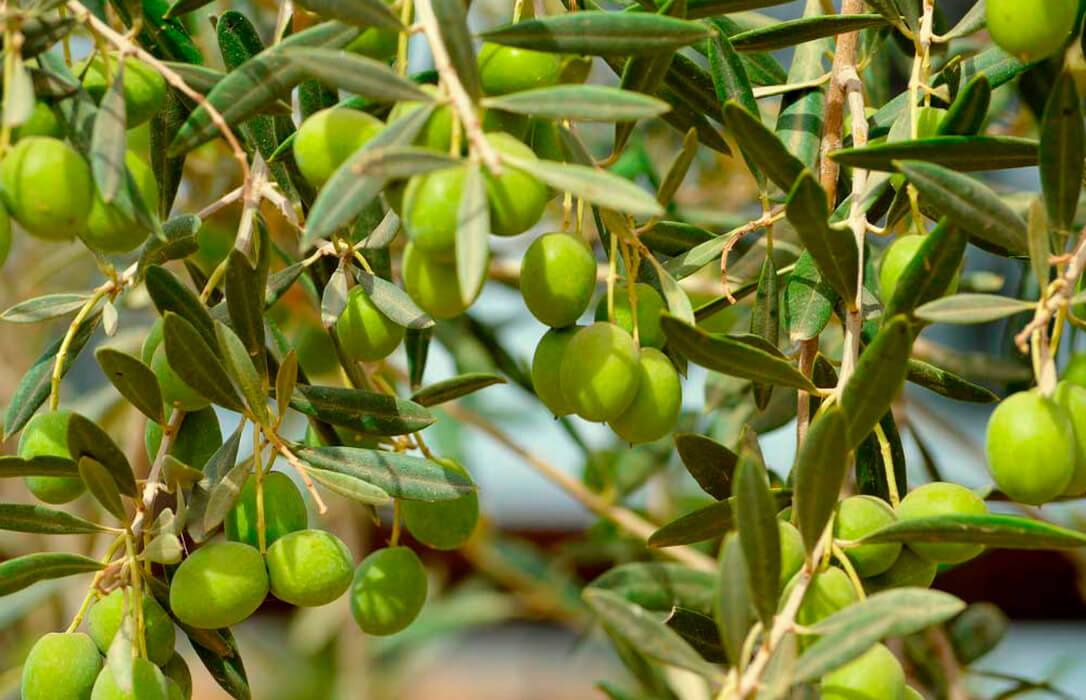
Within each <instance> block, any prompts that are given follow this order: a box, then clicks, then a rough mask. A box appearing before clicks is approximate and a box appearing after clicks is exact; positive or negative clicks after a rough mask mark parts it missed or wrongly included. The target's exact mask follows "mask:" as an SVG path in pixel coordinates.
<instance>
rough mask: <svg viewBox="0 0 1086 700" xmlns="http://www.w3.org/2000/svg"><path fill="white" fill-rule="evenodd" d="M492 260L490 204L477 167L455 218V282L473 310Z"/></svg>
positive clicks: (475, 165)
mask: <svg viewBox="0 0 1086 700" xmlns="http://www.w3.org/2000/svg"><path fill="white" fill-rule="evenodd" d="M489 260H490V203H489V200H488V199H487V187H486V181H485V180H484V179H483V172H482V167H481V166H480V165H479V164H478V163H473V164H472V165H469V166H468V169H467V172H466V174H465V175H464V190H463V192H462V193H461V195H460V202H459V208H458V210H457V216H456V280H457V283H458V285H457V286H458V287H459V288H460V300H461V302H463V304H464V306H465V307H467V306H470V305H471V302H473V301H474V300H475V297H477V296H478V295H479V289H480V288H481V287H482V286H483V283H484V282H486V266H487V263H488V262H489Z"/></svg>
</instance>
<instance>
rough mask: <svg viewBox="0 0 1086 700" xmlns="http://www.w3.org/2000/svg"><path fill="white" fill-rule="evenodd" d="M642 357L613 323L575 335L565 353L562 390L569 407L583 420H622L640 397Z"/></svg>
mask: <svg viewBox="0 0 1086 700" xmlns="http://www.w3.org/2000/svg"><path fill="white" fill-rule="evenodd" d="M639 360H640V353H639V351H638V348H637V344H636V343H634V340H633V338H632V337H631V336H630V334H629V333H627V332H626V331H624V330H622V329H621V328H619V327H618V326H616V325H614V324H611V323H603V322H598V323H593V324H592V325H591V326H587V327H585V328H581V329H579V330H577V332H576V333H575V334H574V335H573V337H572V338H571V339H570V340H569V343H568V344H567V345H566V348H565V352H563V353H562V357H561V365H560V367H559V370H558V377H559V387H560V390H561V392H562V397H563V398H564V400H565V402H566V404H567V405H568V406H569V407H570V408H571V409H572V410H573V412H575V413H576V414H577V415H579V416H581V417H582V418H584V419H586V420H590V421H597V422H606V421H609V420H613V419H615V418H618V417H619V416H620V415H622V413H623V412H624V411H625V410H626V409H627V408H629V407H630V404H631V403H633V400H634V396H636V395H637V387H638V381H639V379H640V377H641V373H640V361H639Z"/></svg>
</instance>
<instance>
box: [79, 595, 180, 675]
mask: <svg viewBox="0 0 1086 700" xmlns="http://www.w3.org/2000/svg"><path fill="white" fill-rule="evenodd" d="M140 599H141V602H142V605H141V607H142V608H143V633H144V640H145V641H146V643H147V658H148V659H150V660H151V661H152V662H153V663H156V664H158V665H160V666H161V665H163V664H165V663H166V662H168V661H169V660H170V658H171V657H172V656H173V655H174V650H173V649H174V643H175V641H176V632H175V631H174V626H173V620H172V619H170V616H169V615H168V614H167V613H166V611H165V610H164V609H163V608H162V606H161V605H159V604H158V601H157V600H155V599H154V597H153V596H151V595H149V594H144V595H142V596H140ZM134 604H135V600H134V593H133V592H132V590H131V589H128V590H127V592H126V590H122V589H120V588H118V589H115V590H114V591H112V592H111V593H110V594H109V595H107V596H106V597H104V598H101V599H100V600H98V602H96V603H95V604H94V605H93V606H92V607H91V609H90V610H88V611H87V617H86V621H87V632H88V633H89V634H90V637H91V639H93V640H94V643H95V644H96V645H97V646H98V650H99V651H101V652H102V653H103V654H106V653H108V652H109V645H110V644H112V643H113V638H114V637H115V636H117V631H118V630H120V629H121V625H122V624H123V622H124V617H125V612H126V611H128V610H130V608H131V607H132V606H133V605H134Z"/></svg>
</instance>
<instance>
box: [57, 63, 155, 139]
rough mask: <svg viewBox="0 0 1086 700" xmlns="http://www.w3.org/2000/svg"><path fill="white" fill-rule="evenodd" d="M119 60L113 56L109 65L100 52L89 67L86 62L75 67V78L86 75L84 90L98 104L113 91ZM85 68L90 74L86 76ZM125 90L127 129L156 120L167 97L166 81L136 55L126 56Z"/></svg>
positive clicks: (87, 73)
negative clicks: (156, 115) (109, 90)
mask: <svg viewBox="0 0 1086 700" xmlns="http://www.w3.org/2000/svg"><path fill="white" fill-rule="evenodd" d="M117 59H118V56H117V54H110V55H109V61H108V66H107V61H105V60H104V59H103V56H102V54H100V53H99V54H95V56H94V58H93V59H91V61H90V65H89V66H88V65H87V61H85V60H84V61H80V62H79V63H77V64H76V65H74V66H72V72H73V73H74V74H75V75H77V76H78V75H80V74H82V75H83V89H84V90H86V91H87V94H88V95H90V97H91V99H93V100H94V101H95V102H100V101H101V100H102V97H103V96H104V95H105V94H106V90H108V89H109V83H110V81H112V80H113V78H115V77H116V76H117ZM84 68H85V69H86V73H83V70H84ZM107 73H108V75H107ZM122 89H123V91H124V111H125V126H127V127H128V128H129V129H131V128H132V127H135V126H139V125H140V124H142V123H143V122H145V121H147V120H148V119H150V118H151V117H153V116H154V115H155V112H157V111H158V110H159V109H160V108H161V107H162V101H163V100H164V99H165V98H166V81H165V79H163V77H162V76H161V75H159V74H158V71H156V70H155V69H154V68H152V67H151V66H149V65H147V64H146V63H144V62H143V61H141V60H140V59H138V58H136V57H135V56H126V57H125V59H124V77H123V79H122Z"/></svg>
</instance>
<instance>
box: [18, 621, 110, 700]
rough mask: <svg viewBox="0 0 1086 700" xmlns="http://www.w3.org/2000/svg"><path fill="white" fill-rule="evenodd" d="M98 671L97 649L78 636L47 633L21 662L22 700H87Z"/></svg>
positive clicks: (84, 638) (80, 635)
mask: <svg viewBox="0 0 1086 700" xmlns="http://www.w3.org/2000/svg"><path fill="white" fill-rule="evenodd" d="M101 670H102V657H101V655H100V654H99V653H98V647H96V646H95V645H94V641H93V640H91V638H90V637H89V636H88V635H85V634H83V633H82V632H66V633H61V632H50V633H49V634H46V635H44V636H42V637H41V638H40V639H38V641H36V642H34V646H33V647H31V648H30V653H29V654H27V657H26V660H25V661H24V662H23V687H22V696H21V697H22V699H23V700H57V698H73V699H76V700H88V699H89V698H90V696H91V689H92V688H93V687H94V682H95V680H96V679H97V678H98V673H99V672H100V671H101Z"/></svg>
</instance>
